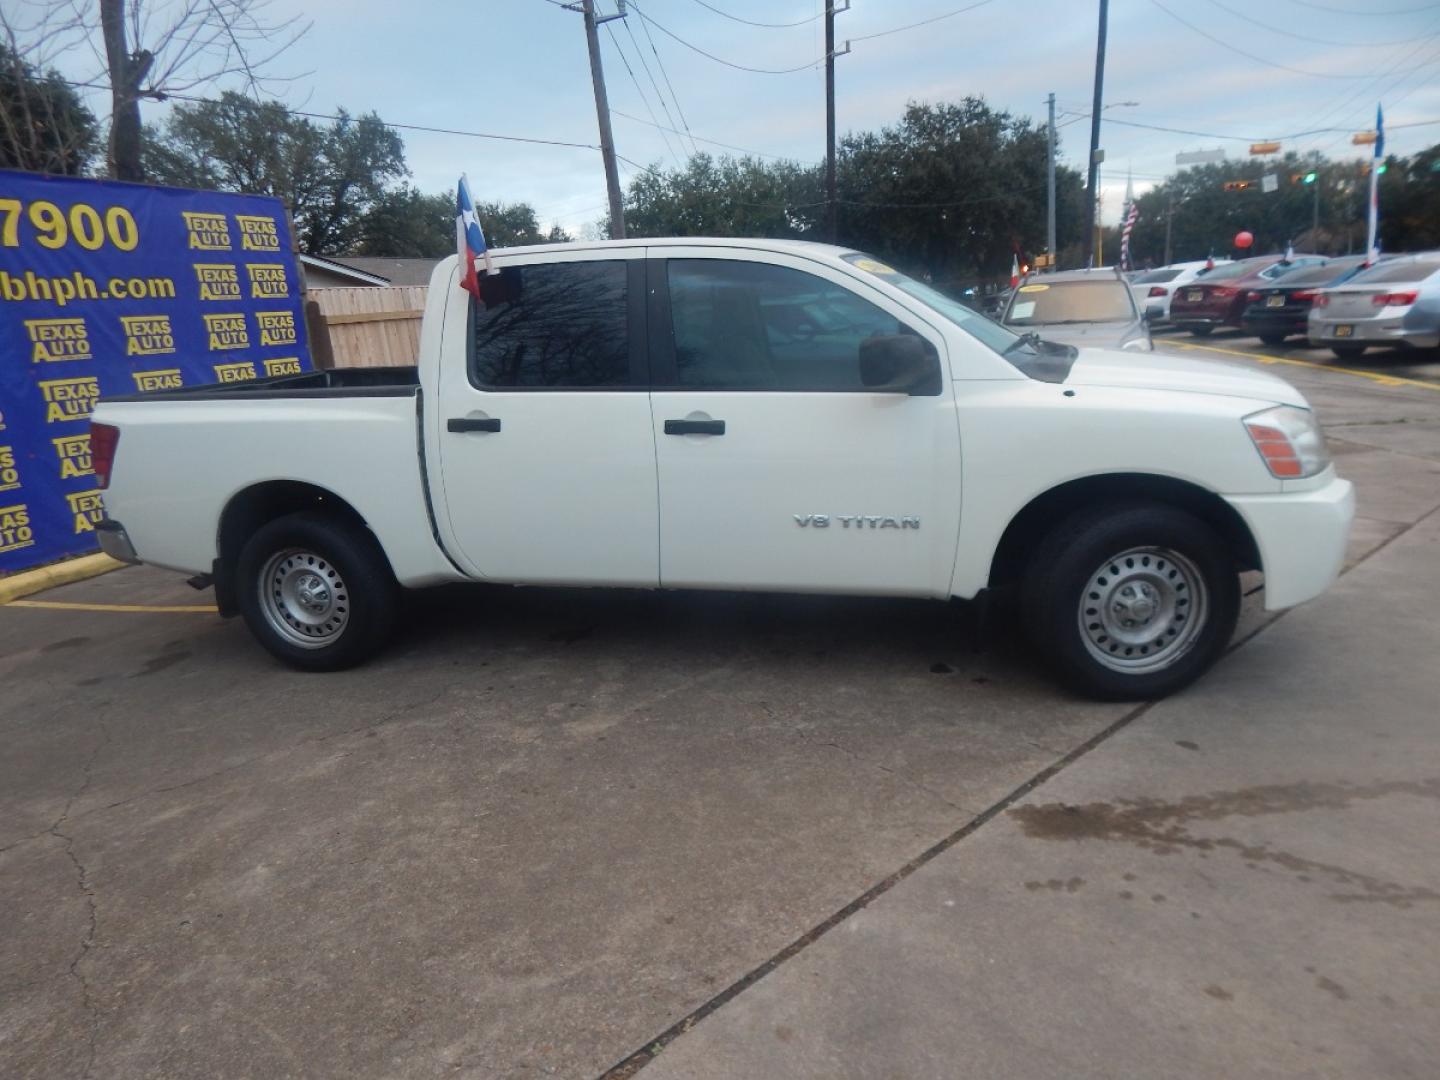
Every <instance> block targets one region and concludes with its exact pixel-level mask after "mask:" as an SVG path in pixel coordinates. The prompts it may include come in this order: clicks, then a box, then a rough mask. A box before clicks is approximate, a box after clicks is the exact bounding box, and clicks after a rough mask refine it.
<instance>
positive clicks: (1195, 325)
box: [1170, 255, 1325, 337]
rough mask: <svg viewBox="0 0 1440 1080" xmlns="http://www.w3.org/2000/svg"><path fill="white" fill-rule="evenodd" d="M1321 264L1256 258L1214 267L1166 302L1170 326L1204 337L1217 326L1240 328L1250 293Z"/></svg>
mask: <svg viewBox="0 0 1440 1080" xmlns="http://www.w3.org/2000/svg"><path fill="white" fill-rule="evenodd" d="M1323 262H1325V258H1324V256H1322V255H1292V256H1290V258H1289V259H1288V260H1287V259H1286V258H1285V256H1283V255H1257V256H1256V257H1254V258H1251V259H1241V260H1240V261H1239V262H1233V263H1230V264H1229V265H1228V266H1217V267H1215V269H1214V270H1211V271H1210V272H1209V273H1208V274H1206V275H1205V278H1204V280H1203V281H1196V282H1195V283H1194V284H1193V285H1186V286H1185V287H1184V288H1182V289H1180V290H1179V291H1177V292H1176V294H1175V298H1174V299H1173V300H1172V301H1170V322H1171V324H1172V325H1174V326H1177V327H1179V328H1180V329H1181V330H1189V331H1190V332H1191V333H1192V334H1195V335H1196V336H1197V337H1204V336H1205V335H1206V334H1209V333H1211V332H1213V331H1214V330H1215V328H1216V327H1219V326H1236V327H1238V326H1239V325H1240V317H1241V316H1242V315H1243V314H1244V313H1245V306H1246V304H1247V303H1248V301H1247V299H1246V297H1247V295H1248V294H1249V292H1250V290H1251V289H1257V288H1260V287H1261V286H1264V285H1268V284H1269V283H1270V282H1271V281H1273V280H1274V279H1275V278H1277V277H1279V276H1280V275H1281V274H1284V273H1287V272H1288V271H1291V270H1294V269H1297V268H1299V267H1302V266H1317V265H1319V264H1321V263H1323Z"/></svg>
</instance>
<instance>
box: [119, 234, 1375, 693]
mask: <svg viewBox="0 0 1440 1080" xmlns="http://www.w3.org/2000/svg"><path fill="white" fill-rule="evenodd" d="M495 270H496V272H495V273H494V274H493V275H488V276H483V277H482V278H481V281H480V293H481V295H480V297H478V298H472V296H471V295H470V294H469V293H467V292H465V291H464V290H462V289H461V288H460V285H459V278H460V275H459V268H458V261H457V260H456V259H454V258H451V259H448V260H446V261H445V262H443V263H441V264H440V265H439V267H438V268H437V269H436V271H435V275H434V277H433V278H432V280H431V285H430V293H429V299H428V303H427V306H426V310H425V319H424V323H423V327H422V331H421V338H420V355H419V365H418V367H417V368H415V369H353V370H344V371H328V372H317V373H314V374H305V375H299V376H286V377H280V378H274V379H267V380H264V381H260V382H252V383H248V384H241V385H234V384H231V385H225V386H207V387H200V388H184V389H178V390H171V391H163V392H159V393H154V394H145V395H137V396H132V397H117V398H111V399H108V400H105V401H102V402H101V403H100V404H99V406H98V407H97V409H96V412H95V415H94V428H93V450H94V460H95V467H96V472H97V476H98V479H99V483H100V486H101V487H102V488H104V489H105V495H104V501H105V507H106V512H107V515H108V520H107V521H106V522H105V523H104V524H103V525H102V527H101V529H100V536H101V538H102V546H103V547H104V549H105V550H106V551H108V552H110V553H111V554H112V555H115V556H116V557H118V558H121V559H127V560H131V561H139V560H143V561H144V562H147V563H152V564H154V565H156V566H162V567H169V568H172V569H175V570H179V571H182V572H186V573H190V574H195V575H199V576H200V583H201V584H204V583H205V582H207V581H209V582H213V584H214V587H215V593H216V597H217V601H218V604H219V606H220V610H221V611H222V612H224V613H226V614H235V613H238V614H240V615H243V616H244V618H245V621H246V622H247V623H248V624H249V627H250V629H251V631H252V632H253V633H254V634H255V636H256V637H257V638H258V639H259V640H260V642H261V643H262V644H263V645H264V646H265V647H266V648H267V649H269V650H270V651H271V652H272V653H274V654H275V655H276V656H277V657H279V658H280V659H281V660H283V661H285V662H287V663H289V664H292V665H294V666H296V667H299V668H304V669H310V670H333V669H338V668H342V667H345V666H348V665H352V664H355V663H357V662H359V661H361V660H363V659H365V658H366V657H368V656H370V655H371V654H373V653H374V652H375V651H376V650H377V649H378V648H379V647H380V646H381V645H382V644H383V642H384V640H385V638H386V636H387V634H388V633H389V631H390V629H391V626H392V624H393V623H394V622H395V620H396V615H397V610H398V607H399V603H398V601H399V592H400V588H401V587H404V588H419V587H422V586H428V585H439V584H441V583H445V582H458V581H485V582H499V583H508V584H514V585H581V586H619V587H625V588H652V589H653V588H668V589H728V590H766V591H776V592H824V593H844V594H855V595H879V596H895V597H917V598H928V599H932V600H941V601H948V600H950V599H952V598H957V597H958V598H961V599H971V598H975V597H980V596H982V595H995V594H996V593H999V594H1001V595H1013V596H1015V597H1016V599H1017V601H1018V603H1019V605H1020V611H1021V617H1022V621H1023V623H1024V625H1025V627H1026V629H1027V632H1028V634H1029V635H1030V637H1031V638H1032V639H1033V642H1034V644H1035V646H1036V647H1037V648H1038V650H1039V651H1040V652H1041V653H1042V654H1043V656H1044V658H1045V659H1046V661H1047V662H1048V663H1049V665H1050V666H1051V667H1053V669H1054V670H1055V671H1056V672H1057V673H1058V675H1060V676H1061V677H1062V678H1063V679H1064V680H1065V681H1067V682H1068V683H1069V684H1071V685H1072V686H1074V687H1076V688H1078V689H1079V690H1081V691H1082V692H1086V693H1089V694H1092V695H1096V696H1101V697H1108V698H1149V697H1156V696H1159V695H1163V694H1166V693H1168V692H1170V691H1172V690H1175V689H1176V688H1178V687H1180V686H1182V685H1184V684H1185V683H1187V682H1189V681H1190V680H1192V679H1194V678H1195V677H1196V676H1197V675H1199V674H1200V673H1201V672H1202V671H1204V670H1205V669H1206V668H1207V667H1208V666H1209V665H1210V664H1211V663H1212V662H1213V661H1214V660H1215V659H1216V658H1217V657H1218V656H1219V655H1220V653H1221V651H1222V650H1223V649H1224V648H1225V646H1226V644H1227V641H1228V639H1229V637H1230V635H1231V632H1232V630H1233V628H1234V625H1235V619H1236V614H1237V609H1238V606H1239V583H1238V575H1239V572H1240V571H1242V570H1261V571H1263V573H1264V580H1265V605H1266V607H1267V608H1270V609H1276V608H1284V607H1288V606H1291V605H1294V604H1298V603H1300V602H1301V601H1304V600H1307V599H1309V598H1311V597H1313V596H1315V595H1317V594H1318V593H1320V592H1321V591H1323V590H1324V589H1325V588H1326V587H1327V586H1328V585H1329V584H1330V583H1331V581H1333V580H1334V578H1335V576H1336V574H1337V573H1338V572H1339V569H1340V565H1341V560H1342V558H1343V555H1344V551H1345V542H1346V537H1347V534H1348V532H1349V527H1350V521H1351V517H1352V514H1353V500H1354V497H1353V491H1352V488H1351V485H1350V484H1349V483H1348V482H1347V481H1345V480H1342V479H1339V478H1338V477H1337V476H1336V475H1335V470H1334V468H1333V467H1332V465H1331V463H1330V459H1329V456H1328V454H1327V452H1326V448H1325V441H1324V438H1323V436H1322V435H1321V433H1320V430H1319V427H1318V426H1317V424H1316V422H1315V418H1314V416H1313V414H1312V413H1311V411H1310V409H1309V407H1308V406H1307V404H1306V402H1305V399H1304V398H1303V397H1302V396H1301V395H1300V394H1299V393H1298V392H1297V391H1296V390H1295V389H1294V388H1293V387H1291V386H1290V385H1289V384H1287V383H1285V382H1283V381H1281V380H1280V379H1277V378H1274V377H1272V376H1270V375H1266V374H1263V373H1260V372H1258V371H1252V370H1249V369H1246V368H1241V367H1237V366H1230V365H1220V364H1213V363H1208V362H1203V361H1198V360H1191V359H1182V358H1176V357H1167V356H1165V355H1163V354H1159V353H1145V354H1139V353H1122V352H1118V351H1109V350H1103V349H1083V350H1080V351H1078V352H1077V351H1076V350H1075V349H1073V348H1070V347H1068V346H1061V345H1055V344H1053V343H1049V342H1045V341H1042V340H1040V339H1038V338H1036V337H1035V336H1034V335H1019V334H1015V333H1012V332H1011V331H1009V330H1007V329H1005V328H1003V327H1001V326H999V325H997V324H996V323H994V322H991V321H990V320H988V319H986V318H984V317H983V316H981V315H978V314H976V313H975V312H973V311H971V310H969V309H968V308H966V307H964V306H962V305H960V304H958V303H956V302H955V301H952V300H950V299H948V298H946V297H944V296H942V295H941V294H940V293H938V292H936V291H934V290H933V289H931V288H929V287H928V286H926V285H924V284H921V283H920V282H918V281H914V280H912V279H910V278H907V277H905V276H904V275H902V274H900V273H897V272H896V271H895V270H893V269H891V268H890V267H888V266H885V265H883V264H882V263H879V262H877V261H876V260H874V259H872V258H870V257H868V256H866V255H863V254H860V253H858V252H854V251H846V250H843V249H840V248H835V247H828V246H824V245H819V244H810V243H799V242H782V241H764V240H700V239H674V240H633V241H619V242H597V243H590V244H574V245H562V246H547V247H537V248H521V249H514V250H510V251H505V252H499V253H496V257H495Z"/></svg>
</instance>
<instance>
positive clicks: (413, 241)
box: [355, 184, 456, 259]
mask: <svg viewBox="0 0 1440 1080" xmlns="http://www.w3.org/2000/svg"><path fill="white" fill-rule="evenodd" d="M455 244H456V239H455V193H454V192H453V191H451V192H441V193H439V194H437V195H426V194H424V193H423V192H421V191H420V190H419V189H418V188H414V187H411V186H409V185H408V184H407V185H405V186H403V187H400V188H397V189H395V190H393V191H387V192H385V193H384V194H383V195H382V196H381V197H380V199H379V200H378V201H377V202H376V203H375V205H374V206H373V207H371V208H370V212H369V213H367V214H366V215H365V218H364V220H363V221H362V222H361V225H360V242H359V245H358V246H357V247H356V249H355V254H357V255H381V256H385V257H387V258H392V259H420V258H424V259H438V258H440V257H441V256H444V255H449V254H450V253H451V252H452V251H454V250H455Z"/></svg>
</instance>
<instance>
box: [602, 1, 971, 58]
mask: <svg viewBox="0 0 1440 1080" xmlns="http://www.w3.org/2000/svg"><path fill="white" fill-rule="evenodd" d="M982 2H985V3H988V2H989V0H982ZM630 6H631V7H632V8H634V9H635V14H637V15H639V16H640V18H641V19H643V20H644V21H645V22H647V23H649V24H650V25H651V26H653V27H655V29H656V30H659V31H660V32H661V33H662V34H664V35H665V36H666V37H669V38H673V39H674V40H676V41H678V42H679V43H680V44H681V45H684V46H685V47H686V48H687V49H689V50H690V51H691V52H697V53H699V54H700V55H701V56H703V57H705V58H706V59H707V60H714V61H715V62H716V63H717V64H723V65H724V66H725V67H728V68H734V69H735V70H736V71H749V72H753V73H754V74H756V75H790V74H793V73H794V72H797V71H805V70H806V69H808V68H813V67H815V66H816V65H817V64H822V63H824V62H825V58H824V57H823V56H822V57H820V58H819V59H816V60H811V61H809V62H807V63H804V64H800V65H799V66H797V67H790V68H761V67H750V66H749V65H747V64H737V63H735V62H734V61H732V60H726V59H724V58H723V57H719V56H716V55H715V54H714V53H710V52H706V51H705V50H704V49H702V48H700V46H698V45H692V44H690V42H688V41H686V40H685V39H684V38H682V37H681V36H680V35H679V34H676V33H674V32H673V31H671V30H667V29H666V28H665V27H664V26H663V25H662V24H660V23H658V22H656V21H655V20H654V19H652V18H651V17H650V16H649V15H646V14H645V12H643V11H641V10H640V5H639V4H635V3H631V5H630Z"/></svg>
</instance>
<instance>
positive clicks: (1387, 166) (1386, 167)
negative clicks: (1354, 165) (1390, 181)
mask: <svg viewBox="0 0 1440 1080" xmlns="http://www.w3.org/2000/svg"><path fill="white" fill-rule="evenodd" d="M1389 167H1390V166H1389V164H1388V163H1387V162H1384V161H1382V162H1381V163H1380V167H1379V168H1378V169H1376V170H1375V171H1376V172H1377V173H1383V172H1384V171H1385V170H1386V169H1388V168H1389Z"/></svg>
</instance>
